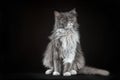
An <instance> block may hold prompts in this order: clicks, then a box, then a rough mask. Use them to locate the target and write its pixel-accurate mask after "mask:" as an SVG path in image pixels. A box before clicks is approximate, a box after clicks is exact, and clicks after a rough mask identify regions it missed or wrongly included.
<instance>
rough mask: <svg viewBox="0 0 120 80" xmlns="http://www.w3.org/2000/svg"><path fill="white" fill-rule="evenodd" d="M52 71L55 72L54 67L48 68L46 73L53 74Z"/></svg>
mask: <svg viewBox="0 0 120 80" xmlns="http://www.w3.org/2000/svg"><path fill="white" fill-rule="evenodd" d="M52 72H53V68H51V69H48V70H46V71H45V74H46V75H48V74H51V73H52Z"/></svg>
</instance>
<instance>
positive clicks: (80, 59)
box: [43, 9, 109, 76]
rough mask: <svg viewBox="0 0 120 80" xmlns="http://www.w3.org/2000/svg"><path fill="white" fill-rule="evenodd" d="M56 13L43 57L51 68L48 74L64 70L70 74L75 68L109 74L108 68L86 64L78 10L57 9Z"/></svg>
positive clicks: (45, 64) (80, 71)
mask: <svg viewBox="0 0 120 80" xmlns="http://www.w3.org/2000/svg"><path fill="white" fill-rule="evenodd" d="M54 14H55V25H54V29H53V31H52V35H51V36H50V37H49V39H50V42H49V44H48V46H47V48H46V51H45V53H44V58H43V65H44V66H45V67H47V68H49V69H48V70H47V71H46V74H51V73H52V72H53V75H60V73H61V72H63V75H64V76H70V75H71V74H72V73H71V72H70V71H72V70H74V73H75V71H76V72H77V73H81V74H82V73H83V74H98V75H109V72H108V71H106V70H101V69H96V68H91V67H86V66H85V59H84V55H83V52H82V49H81V46H80V41H79V39H80V38H79V32H78V30H77V29H78V26H79V25H78V23H77V13H76V10H75V9H73V10H71V11H69V12H57V11H55V12H54ZM75 74H76V73H75Z"/></svg>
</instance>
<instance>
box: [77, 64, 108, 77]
mask: <svg viewBox="0 0 120 80" xmlns="http://www.w3.org/2000/svg"><path fill="white" fill-rule="evenodd" d="M78 73H79V74H92V75H101V76H108V75H110V72H109V71H107V70H103V69H97V68H92V67H88V66H85V67H83V68H81V69H80V70H79V71H78Z"/></svg>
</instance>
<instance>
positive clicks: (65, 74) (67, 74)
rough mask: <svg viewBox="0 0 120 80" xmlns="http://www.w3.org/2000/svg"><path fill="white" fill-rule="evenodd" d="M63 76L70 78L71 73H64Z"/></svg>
mask: <svg viewBox="0 0 120 80" xmlns="http://www.w3.org/2000/svg"><path fill="white" fill-rule="evenodd" d="M63 76H71V73H70V72H65V73H63Z"/></svg>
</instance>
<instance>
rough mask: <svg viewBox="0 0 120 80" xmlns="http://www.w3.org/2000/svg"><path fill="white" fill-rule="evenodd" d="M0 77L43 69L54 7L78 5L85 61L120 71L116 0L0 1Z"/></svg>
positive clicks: (64, 8)
mask: <svg viewBox="0 0 120 80" xmlns="http://www.w3.org/2000/svg"><path fill="white" fill-rule="evenodd" d="M1 4H3V5H2V8H1V12H0V22H1V24H0V26H1V27H0V30H1V44H0V45H1V52H0V53H1V54H0V55H1V58H0V59H1V63H0V64H1V65H0V66H1V67H2V68H1V69H0V70H1V71H2V74H1V77H3V75H4V77H5V75H8V74H12V73H44V71H45V70H46V68H44V67H43V65H42V58H43V53H44V51H45V49H46V46H47V44H48V42H49V39H48V36H49V35H50V34H51V31H52V29H53V25H54V10H57V11H69V10H71V9H73V8H76V11H77V12H78V23H79V24H80V28H79V31H80V41H81V46H82V49H83V51H84V53H85V57H86V64H87V65H90V66H93V67H97V68H103V69H107V70H109V71H110V72H111V73H112V74H113V75H116V74H118V73H119V67H118V65H119V61H118V58H117V56H118V53H119V52H118V51H119V48H118V45H119V44H118V37H119V35H118V27H119V26H120V24H119V21H118V15H119V11H118V9H119V8H118V4H119V3H118V2H117V1H114V2H113V1H111V0H109V1H106V0H100V1H97V0H96V1H95V0H94V1H93V0H92V1H79V0H71V1H64V0H61V1H60V0H58V1H57V0H45V1H36V0H33V1H26V2H25V1H21V0H18V1H15V2H12V1H8V2H5V1H4V2H3V3H1Z"/></svg>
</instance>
